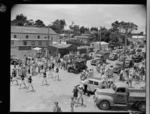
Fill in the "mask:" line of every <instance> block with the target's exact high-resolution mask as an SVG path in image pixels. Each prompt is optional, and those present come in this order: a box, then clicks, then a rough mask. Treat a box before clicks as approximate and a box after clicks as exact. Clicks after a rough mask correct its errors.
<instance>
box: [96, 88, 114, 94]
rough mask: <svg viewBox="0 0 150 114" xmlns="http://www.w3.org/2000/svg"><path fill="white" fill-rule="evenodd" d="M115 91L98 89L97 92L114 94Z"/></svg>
mask: <svg viewBox="0 0 150 114" xmlns="http://www.w3.org/2000/svg"><path fill="white" fill-rule="evenodd" d="M114 93H115V91H114V90H113V89H111V88H110V89H97V91H96V94H114Z"/></svg>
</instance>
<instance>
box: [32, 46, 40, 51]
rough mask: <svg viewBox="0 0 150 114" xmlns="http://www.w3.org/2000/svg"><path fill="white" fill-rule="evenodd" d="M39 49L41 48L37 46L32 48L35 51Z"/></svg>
mask: <svg viewBox="0 0 150 114" xmlns="http://www.w3.org/2000/svg"><path fill="white" fill-rule="evenodd" d="M41 49H42V48H39V47H35V48H33V50H36V51H38V50H41Z"/></svg>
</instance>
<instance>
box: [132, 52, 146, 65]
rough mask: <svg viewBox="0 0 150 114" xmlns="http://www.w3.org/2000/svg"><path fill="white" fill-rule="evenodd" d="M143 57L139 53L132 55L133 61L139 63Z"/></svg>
mask: <svg viewBox="0 0 150 114" xmlns="http://www.w3.org/2000/svg"><path fill="white" fill-rule="evenodd" d="M143 59H144V57H143V56H142V55H141V54H135V55H133V56H132V60H133V62H135V63H139V62H141V61H142V60H143Z"/></svg>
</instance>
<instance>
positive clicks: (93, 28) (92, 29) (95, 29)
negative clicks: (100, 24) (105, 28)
mask: <svg viewBox="0 0 150 114" xmlns="http://www.w3.org/2000/svg"><path fill="white" fill-rule="evenodd" d="M90 31H98V28H96V27H92V28H91V29H90Z"/></svg>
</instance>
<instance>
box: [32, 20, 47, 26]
mask: <svg viewBox="0 0 150 114" xmlns="http://www.w3.org/2000/svg"><path fill="white" fill-rule="evenodd" d="M34 25H35V26H36V27H45V24H44V22H43V21H42V20H40V19H38V20H36V21H35V23H34Z"/></svg>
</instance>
